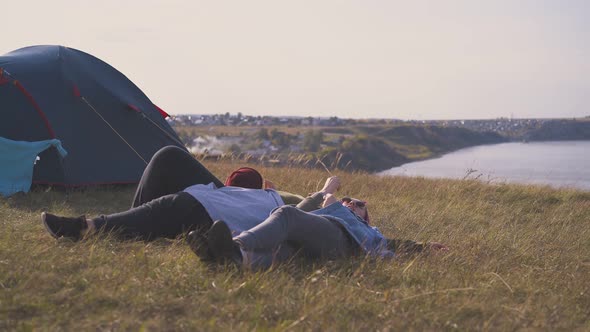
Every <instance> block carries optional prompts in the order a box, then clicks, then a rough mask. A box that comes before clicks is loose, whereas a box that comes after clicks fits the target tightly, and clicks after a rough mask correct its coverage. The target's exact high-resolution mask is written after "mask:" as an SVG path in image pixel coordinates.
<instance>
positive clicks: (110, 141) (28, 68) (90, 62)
mask: <svg viewBox="0 0 590 332" xmlns="http://www.w3.org/2000/svg"><path fill="white" fill-rule="evenodd" d="M154 73H155V75H154V79H155V80H161V79H162V75H163V73H165V70H158V71H154ZM156 73H157V75H156ZM0 116H1V118H2V120H0V137H5V138H7V139H10V140H14V141H28V142H36V141H44V140H48V139H59V140H60V141H61V143H62V145H63V147H64V148H65V149H66V150H67V151H68V157H67V158H65V159H63V160H62V159H61V158H59V155H58V153H57V152H56V150H55V149H48V150H46V151H44V152H42V153H41V155H40V158H41V160H40V161H39V162H38V163H37V164H36V165H35V167H34V171H33V183H39V184H51V185H63V186H84V185H94V184H119V183H137V182H138V181H139V179H140V178H141V174H142V172H143V169H144V168H145V166H146V163H147V162H148V161H149V160H150V159H151V157H152V155H153V154H154V153H155V152H156V151H158V150H159V149H161V148H162V147H164V146H167V145H175V146H178V147H181V148H185V147H184V145H183V144H182V142H181V141H180V139H179V137H178V135H177V134H176V133H175V132H174V130H173V129H172V127H171V126H170V125H169V124H168V122H166V120H165V119H164V117H163V116H162V114H161V113H160V112H159V111H158V108H157V106H155V105H154V104H153V103H152V101H151V100H150V99H149V98H148V97H147V96H146V95H145V94H144V93H143V92H142V91H141V90H140V89H139V88H138V87H137V86H136V85H135V84H134V83H133V82H131V81H130V80H129V79H128V78H127V77H126V76H125V75H123V74H122V73H121V72H119V71H117V70H116V69H115V68H113V67H112V66H110V65H109V64H107V63H105V62H103V61H102V60H100V59H98V58H96V57H94V56H92V55H90V54H87V53H84V52H82V51H79V50H76V49H73V48H68V47H64V46H53V45H46V46H31V47H25V48H22V49H19V50H16V51H13V52H10V53H8V54H5V55H3V56H0Z"/></svg>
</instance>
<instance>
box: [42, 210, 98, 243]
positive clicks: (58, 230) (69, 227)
mask: <svg viewBox="0 0 590 332" xmlns="http://www.w3.org/2000/svg"><path fill="white" fill-rule="evenodd" d="M41 220H43V225H45V228H46V229H47V231H48V232H49V234H51V236H53V237H54V238H56V239H58V238H60V237H62V236H63V237H65V238H69V239H71V240H73V241H78V240H80V239H81V238H82V231H84V230H85V229H87V228H88V224H87V223H86V217H85V216H80V217H76V218H68V217H59V216H56V215H53V214H51V213H46V212H43V213H42V214H41Z"/></svg>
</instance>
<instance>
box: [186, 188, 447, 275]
mask: <svg viewBox="0 0 590 332" xmlns="http://www.w3.org/2000/svg"><path fill="white" fill-rule="evenodd" d="M339 185H340V180H339V179H338V178H337V177H331V178H329V179H328V180H327V181H326V185H325V186H324V188H329V189H330V190H329V191H330V192H329V193H327V194H326V193H325V192H318V193H316V194H314V195H312V196H310V197H308V198H307V199H306V200H305V201H304V202H303V203H304V204H306V206H314V205H320V204H321V205H322V206H323V207H322V208H321V209H318V210H315V211H312V212H305V211H303V210H301V209H299V208H297V207H293V206H282V207H280V208H277V209H275V210H274V211H273V212H272V214H271V215H270V216H269V217H268V218H267V219H266V220H264V221H263V222H262V223H260V224H259V225H257V226H255V227H253V228H251V229H249V230H246V231H243V232H241V233H240V234H239V235H237V236H236V237H233V238H232V232H231V230H230V228H229V227H228V225H227V224H226V223H225V222H224V221H221V220H218V221H216V222H215V223H213V226H211V228H210V229H209V231H208V232H207V233H206V234H205V236H202V233H201V234H198V233H196V232H191V233H189V235H188V242H189V245H190V246H191V248H192V249H193V251H195V253H197V255H199V252H201V251H203V246H206V247H208V252H209V253H210V254H211V255H212V256H213V258H214V259H215V260H216V261H217V262H220V263H224V262H230V263H234V264H237V265H238V266H244V267H250V268H267V267H269V266H270V263H280V262H283V261H286V260H289V259H290V258H292V257H293V256H294V255H295V254H297V253H301V254H302V255H303V256H304V257H306V258H312V259H342V258H348V257H352V256H358V255H368V256H375V257H383V258H390V257H393V256H394V252H395V251H396V250H399V251H405V252H408V251H421V250H422V249H424V248H428V249H431V250H435V251H447V250H448V248H447V247H446V246H445V245H443V244H440V243H436V242H431V243H429V244H428V245H422V244H418V243H416V242H413V241H397V240H391V239H389V240H388V239H386V238H385V237H384V236H383V234H381V232H380V231H379V230H378V229H377V228H376V227H372V226H371V225H370V224H369V212H368V209H367V204H366V202H364V201H361V200H358V199H354V198H348V197H345V198H343V199H341V200H340V201H338V200H337V199H336V197H335V196H334V195H333V193H334V192H335V191H336V189H338V187H339ZM253 253H254V254H255V255H253Z"/></svg>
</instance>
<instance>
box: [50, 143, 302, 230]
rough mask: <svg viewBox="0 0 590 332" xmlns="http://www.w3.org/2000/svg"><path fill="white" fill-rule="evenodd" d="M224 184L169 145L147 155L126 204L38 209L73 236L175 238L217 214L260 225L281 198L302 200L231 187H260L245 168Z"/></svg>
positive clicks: (203, 226) (241, 224)
mask: <svg viewBox="0 0 590 332" xmlns="http://www.w3.org/2000/svg"><path fill="white" fill-rule="evenodd" d="M226 184H228V186H224V184H223V183H222V182H221V181H219V180H218V179H217V178H216V177H215V176H214V175H213V174H211V172H209V170H207V169H206V168H205V167H204V166H203V165H202V164H201V163H199V162H198V161H197V160H196V159H194V158H193V156H191V155H190V154H188V153H187V152H186V151H185V150H182V149H180V148H178V147H174V146H169V147H165V148H162V149H161V150H160V151H158V152H157V153H156V154H154V156H153V157H152V159H151V160H150V162H149V164H148V165H147V167H146V169H145V170H144V173H143V175H142V177H141V180H140V182H139V185H138V187H137V190H136V193H135V197H134V199H133V204H132V206H131V209H129V210H127V211H123V212H120V213H114V214H110V215H102V216H99V217H97V218H93V219H86V218H85V217H84V216H81V217H77V218H67V217H59V216H55V215H52V214H49V213H43V214H42V220H43V223H44V225H45V227H46V229H47V231H48V232H49V233H50V234H51V235H52V236H54V237H55V238H59V237H66V238H70V239H72V240H79V239H81V238H82V237H83V236H85V235H86V234H90V233H93V232H95V231H96V230H102V231H106V232H110V231H115V232H116V233H117V234H120V235H122V236H123V237H126V238H139V239H147V240H150V239H154V238H159V237H164V238H175V237H177V236H179V235H182V234H185V233H187V232H189V231H191V230H197V231H198V232H201V231H205V230H208V229H209V228H210V227H211V225H212V224H213V220H217V219H223V220H226V222H227V223H228V225H230V226H231V227H232V228H234V230H235V231H236V232H237V233H239V232H241V231H242V230H246V229H249V228H251V227H254V226H256V225H257V224H259V223H260V222H261V221H262V220H264V219H266V218H267V217H268V215H269V213H270V211H272V210H273V209H274V208H277V207H279V206H282V205H284V204H285V202H298V201H301V200H302V199H303V197H301V198H298V196H296V195H292V194H289V193H284V192H277V191H276V190H274V189H247V188H241V187H236V186H231V185H232V184H233V185H240V186H242V187H248V188H262V186H263V179H262V176H261V175H260V173H258V172H257V171H256V170H253V169H250V168H241V169H239V170H238V171H236V172H234V173H232V175H230V176H229V177H228V179H227V180H226ZM299 197H300V196H299Z"/></svg>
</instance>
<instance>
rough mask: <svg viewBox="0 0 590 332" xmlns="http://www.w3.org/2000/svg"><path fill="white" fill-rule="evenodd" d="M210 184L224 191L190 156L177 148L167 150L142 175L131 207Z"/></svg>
mask: <svg viewBox="0 0 590 332" xmlns="http://www.w3.org/2000/svg"><path fill="white" fill-rule="evenodd" d="M211 182H213V183H214V184H215V185H216V186H217V187H218V188H220V187H223V183H222V182H221V181H219V179H217V178H216V177H215V175H213V174H211V172H209V170H208V169H207V168H205V166H203V165H202V164H201V163H200V162H199V161H198V160H196V159H195V158H194V157H193V156H191V155H190V154H189V153H188V152H186V151H185V150H183V149H181V148H179V147H177V146H166V147H164V148H162V149H160V150H159V151H158V152H156V153H155V154H154V156H153V157H152V159H151V160H150V162H149V164H148V165H147V166H146V168H145V170H144V171H143V175H142V176H141V180H140V181H139V184H138V186H137V190H136V192H135V197H134V198H133V204H132V206H131V207H138V206H140V205H141V204H144V203H147V202H149V201H151V200H153V199H156V198H158V197H161V196H164V195H169V194H174V193H177V192H180V191H182V190H184V189H185V188H187V187H189V186H192V185H194V184H208V183H211Z"/></svg>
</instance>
